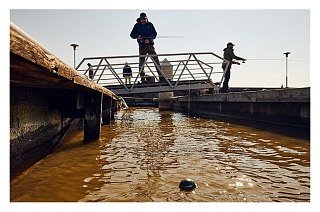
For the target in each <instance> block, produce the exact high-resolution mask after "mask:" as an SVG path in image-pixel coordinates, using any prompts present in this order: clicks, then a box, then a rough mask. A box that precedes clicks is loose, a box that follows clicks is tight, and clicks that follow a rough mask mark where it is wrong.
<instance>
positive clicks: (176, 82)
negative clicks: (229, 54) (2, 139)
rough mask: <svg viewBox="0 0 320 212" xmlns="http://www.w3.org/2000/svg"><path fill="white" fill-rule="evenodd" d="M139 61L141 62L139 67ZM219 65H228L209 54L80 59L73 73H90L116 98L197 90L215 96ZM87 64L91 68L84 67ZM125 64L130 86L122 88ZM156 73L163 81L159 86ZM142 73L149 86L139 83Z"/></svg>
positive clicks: (217, 87) (218, 85)
mask: <svg viewBox="0 0 320 212" xmlns="http://www.w3.org/2000/svg"><path fill="white" fill-rule="evenodd" d="M156 56H158V58H159V61H160V66H159V64H157V63H156V62H155V60H154V57H156ZM141 57H144V58H145V60H144V63H143V64H142V65H141V66H139V58H141ZM223 62H226V63H229V62H228V61H225V60H224V59H223V58H222V57H220V56H218V55H216V54H214V53H212V52H200V53H177V54H158V55H129V56H110V57H88V58H83V59H82V61H81V62H80V63H79V65H78V66H77V67H76V70H77V71H78V72H80V73H81V74H84V75H86V76H88V77H89V69H91V71H93V76H92V77H91V80H92V81H95V82H96V83H98V84H100V85H101V86H104V87H106V88H108V89H109V90H111V91H112V92H114V93H115V94H117V95H128V94H129V95H130V94H143V93H160V92H172V91H182V90H201V89H213V91H214V92H217V91H218V90H219V88H220V85H221V84H222V81H223V79H224V73H225V71H226V69H225V70H222V68H221V64H222V63H223ZM89 63H90V66H91V68H89V66H88V64H89ZM126 63H127V64H128V65H129V66H130V67H131V69H132V78H131V83H130V84H125V80H124V77H123V67H124V65H125V64H126ZM228 65H229V64H227V66H226V68H227V67H228ZM157 69H158V70H160V73H161V75H162V76H163V77H164V80H161V82H160V78H159V76H158V72H157ZM142 71H144V72H145V74H146V76H147V79H151V80H149V82H147V83H146V82H143V83H142V82H140V78H141V73H142Z"/></svg>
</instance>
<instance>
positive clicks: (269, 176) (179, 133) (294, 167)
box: [11, 108, 310, 202]
mask: <svg viewBox="0 0 320 212" xmlns="http://www.w3.org/2000/svg"><path fill="white" fill-rule="evenodd" d="M82 137H83V134H82V133H81V132H75V133H73V134H72V135H69V136H67V137H66V138H65V140H64V141H63V145H62V146H61V147H60V148H59V149H58V151H56V152H55V153H53V154H51V155H49V156H47V157H46V158H45V159H43V160H42V161H40V162H38V163H37V164H36V165H34V166H33V167H31V168H30V169H28V170H27V171H26V172H25V173H23V174H22V175H20V176H18V177H17V178H16V179H14V180H12V181H11V201H215V202H217V201H218V202H219V201H223V202H225V201H228V202H229V201H236V202H238V201H250V202H252V201H255V202H256V201H264V202H265V201H310V173H309V171H310V159H309V157H310V145H309V141H307V140H301V139H295V138H291V137H286V136H283V135H279V134H274V133H270V132H266V131H261V130H257V129H253V128H250V127H246V126H241V125H235V124H230V123H227V122H220V121H215V120H207V119H201V118H190V119H189V118H187V117H186V116H184V115H183V114H180V113H174V112H171V111H160V112H159V110H158V109H156V108H134V109H128V110H125V111H120V112H118V114H117V115H116V120H115V122H114V123H112V124H111V125H106V126H102V132H101V139H100V140H99V141H95V142H91V143H88V144H82ZM185 178H191V179H193V180H194V181H195V182H196V183H197V188H196V189H195V190H194V191H192V192H182V191H180V190H179V188H178V186H179V182H180V181H181V180H182V179H185Z"/></svg>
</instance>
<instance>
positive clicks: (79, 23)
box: [0, 0, 320, 211]
mask: <svg viewBox="0 0 320 212" xmlns="http://www.w3.org/2000/svg"><path fill="white" fill-rule="evenodd" d="M208 2H210V3H208ZM317 2H318V1H317V0H304V1H302V0H290V1H285V0H268V1H257V0H241V1H239V0H228V1H206V0H196V1H194V0H193V1H188V0H185V1H183V2H182V1H177V3H174V1H172V0H162V1H148V2H142V1H129V0H126V1H122V0H117V1H106V0H90V1H82V0H78V1H67V0H55V1H43V0H42V1H40V0H28V1H25V0H10V1H9V0H8V1H2V2H1V7H0V14H1V19H0V39H1V41H0V42H1V48H0V61H1V67H2V77H1V78H0V86H1V92H0V95H1V100H2V104H1V110H0V113H1V114H0V115H1V117H2V120H3V121H2V122H1V127H0V130H1V140H2V141H9V140H10V138H9V120H10V117H9V114H10V112H9V111H10V98H9V94H10V91H9V88H10V86H9V82H10V76H9V73H10V72H9V71H6V70H10V67H9V60H10V58H9V49H10V43H9V40H10V36H9V25H10V21H13V22H14V23H15V24H16V25H18V26H19V27H20V28H22V29H23V30H24V31H25V32H27V33H28V34H30V35H31V36H32V37H34V38H35V39H36V40H38V41H39V42H40V43H41V44H42V45H43V46H45V47H46V48H47V49H49V50H50V51H51V52H53V53H54V54H55V55H57V56H58V57H59V58H60V59H61V60H63V61H64V62H65V63H67V64H69V65H70V66H72V65H73V52H72V48H71V47H70V44H71V43H77V44H79V45H80V46H79V48H78V49H77V52H76V54H77V61H79V60H80V59H82V58H83V57H90V56H112V55H131V54H134V55H136V54H137V52H138V47H137V43H136V41H135V40H133V39H131V38H130V37H129V33H130V31H131V29H132V27H133V25H134V23H135V19H136V18H137V17H138V16H139V13H140V12H142V11H143V12H146V13H147V15H148V17H149V21H150V22H152V23H153V24H154V25H155V28H156V30H157V32H158V35H159V36H181V37H183V38H179V39H178V38H177V39H160V38H159V39H156V40H155V48H156V51H157V52H158V53H159V54H161V53H176V52H191V51H193V52H200V51H212V52H214V53H216V54H219V55H222V50H223V48H225V45H226V43H227V42H229V41H231V42H233V43H235V45H236V46H235V53H236V55H238V56H241V57H244V58H247V59H248V61H247V62H246V63H245V64H242V65H240V66H235V67H233V69H232V74H231V80H230V86H243V87H250V86H257V87H261V86H270V87H280V86H281V85H282V84H285V61H284V55H283V53H284V52H286V51H290V52H291V54H290V55H289V66H288V78H289V80H288V81H289V83H288V84H289V87H308V86H311V85H312V88H311V100H312V101H311V114H312V118H311V142H310V144H311V154H310V155H311V188H310V189H311V203H304V204H300V203H295V204H290V203H282V204H263V203H260V204H259V205H258V207H257V205H256V204H237V203H234V204H218V205H215V206H218V207H213V206H212V204H199V203H195V204H188V205H187V206H186V205H185V204H170V205H168V204H166V205H165V206H164V205H162V204H151V205H150V204H145V205H144V206H143V208H141V205H139V204H108V206H107V209H108V210H110V211H115V210H119V209H120V210H121V209H125V210H127V209H128V207H130V209H138V210H139V211H150V210H151V209H152V211H163V208H164V207H165V208H166V209H167V208H170V209H172V208H173V209H177V210H179V209H180V210H181V209H183V210H187V211H199V210H200V211H202V210H207V211H209V209H210V211H212V208H214V210H220V211H221V209H222V210H223V211H225V210H228V211H229V210H236V211H256V210H257V208H258V210H261V211H270V210H273V211H274V210H276V211H279V210H288V209H289V210H290V211H302V210H305V211H311V210H314V209H316V208H317V209H318V208H319V205H320V202H319V197H320V189H319V188H320V181H319V180H318V179H319V178H320V174H319V166H318V164H319V160H320V159H319V154H318V151H319V148H320V147H319V142H318V140H319V136H320V135H319V133H320V132H319V130H316V128H317V127H318V124H319V123H318V122H319V120H320V113H319V110H317V108H320V104H319V97H318V96H319V94H318V93H317V92H318V90H319V89H320V88H319V87H320V83H318V79H319V77H318V72H319V65H318V62H317V61H318V60H319V59H318V58H317V57H318V53H317V52H318V49H319V47H320V41H319V37H320V35H319V26H320V24H319V20H320V8H319V6H318V3H317ZM35 9H36V10H35ZM44 9H46V10H44ZM52 9H55V10H52ZM66 9H67V10H66ZM78 9H81V10H78ZM250 59H251V60H250ZM254 59H255V60H254ZM271 59H276V60H271ZM0 149H1V150H3V151H1V159H2V160H1V161H2V163H1V169H2V170H9V160H8V158H9V151H7V150H8V143H7V142H0ZM8 173H9V171H7V172H4V173H2V174H1V181H0V183H1V187H2V188H3V189H1V192H0V201H1V205H4V206H5V208H6V209H7V210H8V211H21V210H32V211H43V210H46V211H47V210H49V211H50V210H53V209H54V210H55V211H56V210H59V209H61V210H65V209H70V210H74V208H75V207H76V210H77V211H88V210H92V209H103V210H105V209H106V204H99V203H98V204H94V205H91V204H81V205H79V204H77V205H75V204H55V205H54V207H50V206H51V205H50V204H49V205H48V204H12V203H11V204H10V202H9V193H8V191H9V184H8V182H9V174H8ZM48 206H49V207H48ZM52 206H53V205H52ZM68 207H69V208H68ZM87 207H90V208H87ZM182 207H183V208H182Z"/></svg>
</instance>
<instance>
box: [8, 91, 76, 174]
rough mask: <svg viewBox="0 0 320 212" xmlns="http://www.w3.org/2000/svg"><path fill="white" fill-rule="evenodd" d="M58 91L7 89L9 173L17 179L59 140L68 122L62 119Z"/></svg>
mask: <svg viewBox="0 0 320 212" xmlns="http://www.w3.org/2000/svg"><path fill="white" fill-rule="evenodd" d="M60 95H61V91H59V90H54V89H39V88H30V87H20V86H12V85H11V86H10V169H11V175H13V176H14V175H16V174H17V173H19V172H20V171H22V170H23V169H25V168H26V167H28V166H30V165H31V164H33V163H34V162H35V161H37V160H39V159H40V158H42V157H43V156H45V155H46V154H48V153H49V152H50V151H51V150H52V148H53V147H54V146H55V145H56V144H57V142H58V141H59V140H60V139H59V138H60V136H61V135H62V134H63V131H64V129H65V128H66V127H67V125H68V124H69V122H70V119H67V118H65V119H63V118H62V117H61V112H60V109H59V107H60V102H61V100H60V99H59V98H60Z"/></svg>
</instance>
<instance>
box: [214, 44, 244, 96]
mask: <svg viewBox="0 0 320 212" xmlns="http://www.w3.org/2000/svg"><path fill="white" fill-rule="evenodd" d="M233 47H234V44H233V43H231V42H229V43H227V48H225V49H224V50H223V58H224V59H225V60H227V61H229V66H228V67H227V70H226V73H225V75H224V82H223V87H222V88H221V89H220V93H227V92H228V90H229V80H230V69H231V66H232V64H237V65H240V63H239V62H235V61H233V60H234V59H236V60H242V62H245V61H246V59H243V58H242V57H238V56H236V55H235V54H234V53H233ZM226 66H227V63H226V62H223V63H222V69H223V71H224V70H225V69H226Z"/></svg>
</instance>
